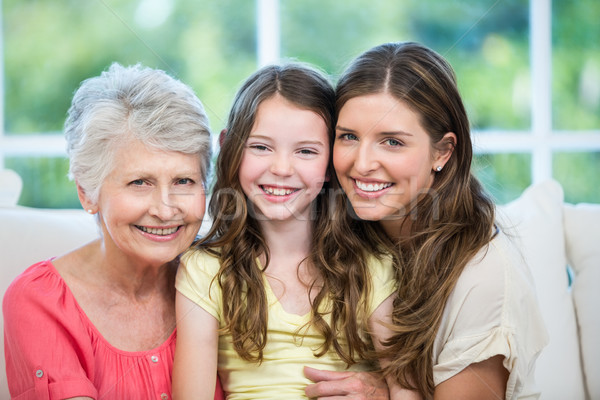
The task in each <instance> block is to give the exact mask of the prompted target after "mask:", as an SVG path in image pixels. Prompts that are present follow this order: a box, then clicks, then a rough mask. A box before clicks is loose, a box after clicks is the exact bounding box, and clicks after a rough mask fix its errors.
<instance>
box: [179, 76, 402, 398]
mask: <svg viewBox="0 0 600 400" xmlns="http://www.w3.org/2000/svg"><path fill="white" fill-rule="evenodd" d="M334 104H335V95H334V91H333V88H332V87H331V85H330V84H329V82H328V81H327V79H326V78H325V77H324V76H323V75H322V74H320V73H319V72H317V71H316V70H314V69H312V68H309V67H307V66H304V65H301V64H288V65H285V66H269V67H265V68H263V69H261V70H259V71H258V72H256V73H255V74H254V75H252V76H251V77H250V78H249V79H248V80H247V81H246V82H245V83H244V85H243V86H242V87H241V89H240V90H239V92H238V94H237V96H236V98H235V100H234V104H233V107H232V110H231V113H230V116H229V121H228V125H227V129H226V131H225V132H226V136H225V137H224V138H222V139H223V141H222V145H221V151H220V154H219V157H218V160H217V182H216V185H215V187H214V191H213V195H212V199H211V202H210V211H211V214H212V216H213V218H214V225H213V226H212V228H211V231H210V232H209V233H208V235H207V237H206V238H205V239H204V240H202V242H200V243H199V245H197V246H196V247H195V248H193V249H191V250H190V251H189V252H187V253H186V254H185V255H184V256H183V257H182V264H181V266H180V270H179V272H178V275H177V280H176V287H177V290H178V293H177V320H178V323H177V330H178V339H177V340H178V341H177V350H176V357H175V358H176V361H175V367H174V393H175V395H176V396H177V397H179V398H184V399H190V398H194V399H209V398H210V399H212V396H213V390H214V387H215V382H214V381H215V370H216V369H218V373H219V375H220V377H221V379H222V383H223V387H224V389H225V392H226V393H227V396H228V398H229V399H259V398H260V399H285V398H289V399H299V398H305V394H304V389H305V386H306V385H307V384H308V383H309V381H308V380H307V379H306V378H305V377H304V376H303V367H304V366H305V365H311V366H314V367H319V368H324V369H329V370H331V369H335V370H340V369H345V368H347V367H348V368H350V369H351V370H368V369H372V368H373V367H374V366H373V365H372V363H371V362H369V361H368V360H369V355H370V350H371V349H372V345H371V343H370V342H369V337H368V335H366V332H367V331H370V332H372V334H373V342H374V344H375V346H379V340H378V339H380V338H382V337H384V336H385V332H386V328H385V326H384V325H383V324H382V323H381V322H382V321H384V320H386V319H388V320H389V314H390V312H391V304H392V302H393V299H392V297H390V295H391V294H392V293H393V292H394V288H395V282H394V279H393V270H392V268H391V263H390V262H389V259H385V258H384V257H379V258H375V257H363V251H364V250H363V249H364V246H362V245H361V243H360V242H358V240H357V239H356V238H354V236H353V234H352V232H351V231H350V229H349V228H347V227H346V229H344V228H343V226H342V225H339V224H337V223H336V221H337V222H339V221H342V220H344V219H343V218H342V215H339V213H345V212H346V207H344V206H343V203H342V204H340V203H339V202H340V201H342V202H343V199H341V198H340V197H341V196H337V199H336V198H335V197H333V195H334V194H335V191H334V189H335V187H334V186H333V183H332V180H331V179H330V178H331V176H330V173H329V170H328V165H329V161H330V145H331V141H332V130H333V123H334V122H333V115H334ZM336 201H337V204H336ZM336 213H337V214H336ZM370 250H371V251H372V252H373V253H374V254H377V253H376V252H375V251H374V250H373V249H370ZM357 260H358V261H357ZM363 260H364V261H363ZM217 349H218V351H217Z"/></svg>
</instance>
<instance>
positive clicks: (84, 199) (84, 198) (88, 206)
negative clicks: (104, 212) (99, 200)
mask: <svg viewBox="0 0 600 400" xmlns="http://www.w3.org/2000/svg"><path fill="white" fill-rule="evenodd" d="M75 184H76V185H77V197H79V202H80V203H81V206H82V207H83V209H84V210H85V211H87V212H88V213H90V214H96V213H97V212H98V207H97V206H96V204H95V203H94V202H92V201H91V200H90V198H89V196H88V195H87V194H86V193H85V190H83V188H82V187H81V186H80V185H79V183H77V182H75Z"/></svg>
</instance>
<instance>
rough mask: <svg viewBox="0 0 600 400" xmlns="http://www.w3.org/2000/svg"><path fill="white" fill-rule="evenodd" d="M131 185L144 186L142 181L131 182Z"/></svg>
mask: <svg viewBox="0 0 600 400" xmlns="http://www.w3.org/2000/svg"><path fill="white" fill-rule="evenodd" d="M130 184H131V185H136V186H141V185H143V184H144V180H143V179H136V180H134V181H131V183H130Z"/></svg>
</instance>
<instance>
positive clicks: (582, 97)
mask: <svg viewBox="0 0 600 400" xmlns="http://www.w3.org/2000/svg"><path fill="white" fill-rule="evenodd" d="M552 7H553V19H552V24H553V36H552V37H553V39H552V40H553V63H552V68H553V75H552V76H553V83H552V96H553V98H552V102H553V118H554V121H553V124H554V127H553V128H554V129H561V130H569V131H570V130H578V129H587V130H598V129H599V128H600V51H599V50H600V49H599V47H600V41H598V38H600V24H598V23H597V21H599V20H600V2H598V1H597V0H581V1H554V2H553V5H552ZM2 13H3V29H4V82H5V126H4V129H5V132H7V134H13V135H25V134H30V133H44V132H48V133H56V132H59V131H60V130H61V129H62V125H63V122H64V118H65V115H66V111H67V108H68V106H69V103H70V99H71V96H72V94H73V92H74V91H75V90H76V88H77V86H78V85H79V83H80V82H81V81H82V80H83V79H86V78H88V77H91V76H95V75H98V74H99V73H100V72H101V71H103V70H104V69H106V68H107V67H108V66H109V65H110V63H112V62H113V61H117V62H120V63H122V64H134V63H138V62H139V63H142V64H144V65H147V66H150V67H155V68H160V69H163V70H165V71H167V72H168V73H169V74H171V75H173V76H175V77H177V78H179V79H181V80H183V81H184V82H186V83H187V84H189V85H190V86H192V88H194V90H195V91H196V93H197V94H198V96H199V97H200V98H201V99H202V101H203V103H204V105H205V107H206V109H207V112H208V115H209V118H210V120H211V126H212V129H213V131H214V132H215V133H217V132H219V131H220V130H221V129H222V128H223V125H224V124H225V120H226V118H227V112H228V108H229V106H230V104H231V101H232V98H233V95H234V93H235V91H236V90H237V88H238V87H239V85H240V83H241V82H242V81H243V80H244V79H245V78H246V77H247V76H248V75H249V74H250V73H252V72H253V71H254V70H255V69H256V68H257V60H256V4H255V1H250V0H221V1H218V2H217V1H214V2H212V1H211V2H198V1H196V0H138V1H131V0H101V1H82V0H61V1H47V0H3V1H2ZM280 16H281V24H280V26H281V38H280V39H281V53H282V57H284V58H292V59H298V60H301V61H306V62H310V63H313V64H316V65H318V66H320V67H321V68H323V69H324V70H325V71H326V72H327V73H329V74H330V75H331V77H332V80H333V81H335V79H336V77H337V76H338V74H339V73H340V72H341V71H342V70H343V68H344V66H345V65H346V63H347V62H348V61H349V60H350V59H351V58H353V57H354V56H356V55H357V54H359V53H360V52H362V51H364V50H366V49H367V48H369V47H371V46H373V45H376V44H379V43H382V42H385V41H399V40H401V41H404V40H414V41H420V42H422V43H424V44H426V45H428V46H430V47H432V48H434V49H435V50H436V51H438V52H440V53H441V54H443V55H444V56H445V57H447V58H448V60H449V61H450V62H451V63H452V65H453V66H454V68H455V70H456V73H457V76H458V82H459V87H460V90H461V92H462V94H463V97H464V100H465V104H466V107H467V109H468V112H469V115H470V119H471V122H472V124H473V129H475V130H477V131H485V130H487V129H494V130H503V131H507V132H510V131H521V132H523V131H528V130H529V129H530V128H531V93H530V81H531V71H530V62H529V2H528V1H526V0H501V1H497V0H477V1H469V0H448V1H444V2H439V1H434V0H407V1H389V0H369V1H367V0H346V1H344V2H338V1H333V0H326V1H320V0H280ZM507 134H510V133H507ZM598 163H599V162H598V153H586V152H583V153H576V154H563V153H560V154H557V155H556V157H555V158H554V171H553V173H554V176H555V178H556V179H557V180H559V181H560V182H561V183H562V184H563V186H564V187H565V193H566V194H567V199H568V200H569V201H573V202H576V201H595V202H600V193H598V192H597V190H595V189H594V188H597V187H599V186H600V178H599V177H598V176H597V175H598V174H597V173H596V171H598ZM5 165H6V166H7V167H8V168H14V169H15V170H17V172H18V173H19V174H20V175H21V176H22V177H23V179H24V192H23V195H22V197H21V200H20V204H22V205H28V206H36V207H77V204H78V202H77V198H76V194H75V191H74V186H73V184H72V183H71V182H68V181H67V179H66V174H67V168H68V163H67V162H66V161H65V160H64V159H55V158H40V159H36V158H30V157H14V158H7V159H6V160H5ZM474 165H475V167H476V169H475V171H476V173H477V174H478V176H479V177H480V178H481V179H482V181H483V182H484V183H485V185H486V187H488V189H489V190H490V192H492V194H493V195H494V196H495V197H496V199H497V200H498V201H499V202H507V201H510V200H512V199H514V198H515V197H517V196H518V195H519V194H520V193H521V192H522V190H523V189H525V188H526V187H527V186H528V185H529V184H530V183H531V177H530V166H531V155H530V154H494V155H483V154H482V155H478V156H477V157H476V158H475V160H474ZM567 171H568V172H567ZM57 192H60V193H57Z"/></svg>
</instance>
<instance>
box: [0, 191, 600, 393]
mask: <svg viewBox="0 0 600 400" xmlns="http://www.w3.org/2000/svg"><path fill="white" fill-rule="evenodd" d="M5 186H6V185H5ZM1 187H3V185H2V184H0V188H1ZM4 188H5V187H4ZM0 192H1V191H0ZM1 195H3V193H0V196H1ZM5 197H10V198H11V199H14V197H15V196H12V197H11V196H5ZM16 197H17V198H18V196H16ZM15 201H16V200H15ZM1 203H2V200H1V199H0V227H1V229H0V255H1V256H0V260H1V264H0V295H1V294H3V293H4V291H5V290H6V287H7V286H8V285H9V283H10V282H11V281H12V279H13V278H14V277H15V276H17V274H19V273H20V272H21V271H23V270H24V269H25V268H26V267H28V266H29V265H31V264H33V263H34V262H36V261H39V260H43V259H46V258H48V257H51V256H55V255H59V254H61V253H64V252H66V251H68V250H69V249H71V248H74V247H76V246H79V245H81V244H83V243H85V242H87V241H89V240H91V239H92V238H94V237H96V236H97V228H96V225H95V222H94V220H93V218H91V217H90V216H89V215H87V214H86V213H85V212H83V210H40V209H32V208H25V207H18V206H14V205H10V204H8V205H7V204H4V205H2V204H1ZM499 214H500V215H501V216H502V218H503V220H504V225H505V226H506V227H507V228H509V229H510V230H511V231H512V233H513V234H514V238H515V240H517V241H520V242H522V249H523V255H524V257H526V259H527V260H528V262H529V264H530V266H531V269H532V273H533V276H534V279H535V283H536V288H537V294H538V298H539V300H540V304H541V308H542V312H543V316H544V319H545V321H546V324H547V327H548V331H549V335H550V344H549V345H548V347H547V348H546V349H545V350H544V352H543V353H542V355H541V356H540V358H539V359H538V364H537V370H536V371H537V372H536V376H537V382H538V385H539V387H540V389H541V390H542V399H549V400H554V399H556V400H564V399H569V400H572V399H575V400H577V399H591V400H595V399H600V340H599V339H600V312H599V311H598V309H596V307H599V306H600V234H599V229H600V228H599V227H600V205H592V204H579V205H570V204H565V203H564V202H563V192H562V189H561V187H560V185H559V184H558V183H556V182H554V181H548V182H544V183H542V184H538V185H534V186H532V187H530V188H528V189H527V190H526V191H525V192H524V193H523V194H522V196H521V197H520V198H518V199H517V200H515V201H513V202H512V203H510V204H508V205H506V206H502V207H500V209H499ZM567 265H570V266H571V267H572V269H573V284H572V285H569V278H568V275H567ZM482 311H483V312H485V311H484V310H482ZM0 328H2V323H1V322H0ZM3 359H4V350H3V348H2V349H0V360H3ZM0 365H2V367H0V400H4V399H8V398H9V394H8V390H7V384H6V374H5V371H4V362H0Z"/></svg>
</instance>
